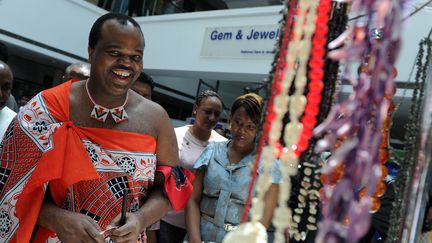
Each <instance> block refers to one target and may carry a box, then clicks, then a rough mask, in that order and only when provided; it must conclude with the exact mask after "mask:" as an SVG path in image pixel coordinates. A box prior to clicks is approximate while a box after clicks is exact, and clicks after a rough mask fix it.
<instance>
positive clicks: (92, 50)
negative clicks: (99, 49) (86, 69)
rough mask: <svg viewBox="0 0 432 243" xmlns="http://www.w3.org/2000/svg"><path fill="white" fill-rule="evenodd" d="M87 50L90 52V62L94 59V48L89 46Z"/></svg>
mask: <svg viewBox="0 0 432 243" xmlns="http://www.w3.org/2000/svg"><path fill="white" fill-rule="evenodd" d="M87 52H88V63H91V62H92V59H93V53H94V49H93V48H91V47H89V48H87Z"/></svg>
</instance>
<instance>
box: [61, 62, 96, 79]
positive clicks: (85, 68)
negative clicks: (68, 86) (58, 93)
mask: <svg viewBox="0 0 432 243" xmlns="http://www.w3.org/2000/svg"><path fill="white" fill-rule="evenodd" d="M89 77H90V64H88V63H85V62H77V63H72V64H71V65H69V66H68V67H67V68H66V69H65V74H64V75H63V82H66V81H68V80H70V79H76V80H85V79H88V78H89Z"/></svg>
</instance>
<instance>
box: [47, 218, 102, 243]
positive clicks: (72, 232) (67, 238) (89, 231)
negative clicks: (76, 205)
mask: <svg viewBox="0 0 432 243" xmlns="http://www.w3.org/2000/svg"><path fill="white" fill-rule="evenodd" d="M54 231H55V232H56V233H57V237H58V238H59V239H60V241H61V242H63V243H68V242H71V243H75V242H99V243H103V242H105V240H104V238H103V236H102V235H100V231H101V229H100V227H99V225H98V224H97V223H96V222H95V221H94V220H93V219H92V218H90V217H88V216H87V215H84V214H80V213H75V212H70V211H66V210H65V211H64V215H63V217H60V218H59V220H58V222H57V223H56V225H55V227H54Z"/></svg>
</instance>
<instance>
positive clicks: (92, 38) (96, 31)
mask: <svg viewBox="0 0 432 243" xmlns="http://www.w3.org/2000/svg"><path fill="white" fill-rule="evenodd" d="M111 19H115V20H116V21H117V22H118V23H119V24H121V25H127V23H128V22H129V23H131V24H132V25H133V26H135V27H136V28H137V29H138V30H139V31H140V32H141V34H142V35H143V33H142V31H141V27H140V25H139V24H138V23H137V22H136V21H135V20H134V19H133V18H132V17H129V16H127V15H124V14H118V13H107V14H105V15H102V16H101V17H99V18H98V19H97V20H96V22H94V24H93V26H92V28H91V30H90V35H89V43H88V45H89V47H91V48H95V46H96V44H97V42H98V41H99V39H100V35H101V29H102V26H103V24H104V23H105V22H106V21H108V20H111ZM143 39H144V35H143Z"/></svg>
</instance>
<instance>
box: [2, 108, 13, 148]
mask: <svg viewBox="0 0 432 243" xmlns="http://www.w3.org/2000/svg"><path fill="white" fill-rule="evenodd" d="M15 116H16V113H15V112H14V111H13V110H11V109H9V108H8V107H7V106H5V107H4V108H3V109H1V110H0V138H1V139H0V142H1V141H2V140H3V135H4V133H5V132H6V129H7V128H8V127H9V124H10V123H11V121H12V120H13V118H14V117H15Z"/></svg>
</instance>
